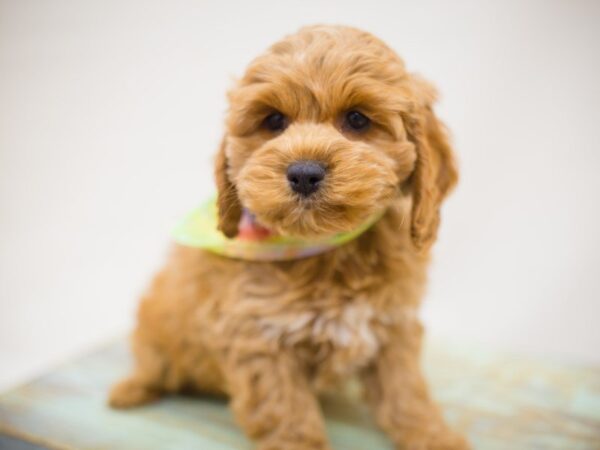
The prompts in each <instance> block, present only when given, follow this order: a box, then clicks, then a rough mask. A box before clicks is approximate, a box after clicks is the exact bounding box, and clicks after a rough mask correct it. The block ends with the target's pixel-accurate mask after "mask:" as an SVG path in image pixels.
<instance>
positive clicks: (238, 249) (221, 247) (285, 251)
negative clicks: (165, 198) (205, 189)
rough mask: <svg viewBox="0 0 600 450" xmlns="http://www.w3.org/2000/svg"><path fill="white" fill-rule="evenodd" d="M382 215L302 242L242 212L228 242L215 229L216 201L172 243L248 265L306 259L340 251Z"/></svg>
mask: <svg viewBox="0 0 600 450" xmlns="http://www.w3.org/2000/svg"><path fill="white" fill-rule="evenodd" d="M382 215H383V212H380V213H377V214H374V215H373V216H371V217H370V218H369V219H368V220H367V221H366V222H364V223H363V224H361V225H360V226H359V227H358V228H356V229H355V230H352V231H349V232H347V233H338V234H336V235H334V236H331V237H328V238H320V239H301V238H293V237H285V236H278V235H275V234H274V233H273V232H272V231H270V230H268V229H266V228H264V227H262V226H261V225H260V224H258V223H257V222H256V220H255V219H254V216H253V215H252V214H251V213H250V212H248V211H244V212H243V214H242V218H241V220H240V224H239V234H238V235H237V236H236V237H235V238H233V239H229V238H227V237H226V236H225V235H224V234H222V233H221V232H220V231H219V230H218V229H217V204H216V200H215V198H212V199H211V200H209V201H207V202H206V203H204V204H203V205H202V206H200V207H199V208H196V209H194V210H193V211H191V212H190V213H189V214H188V215H187V216H186V217H185V218H184V219H183V220H182V221H181V222H180V223H179V224H178V225H177V226H176V227H175V229H174V230H173V237H174V239H175V242H177V243H178V244H181V245H186V246H189V247H195V248H201V249H204V250H208V251H210V252H213V253H216V254H219V255H222V256H227V257H229V258H236V259H244V260H249V261H288V260H293V259H300V258H307V257H309V256H314V255H318V254H320V253H323V252H326V251H328V250H331V249H333V248H335V247H339V246H340V245H342V244H345V243H346V242H349V241H351V240H352V239H354V238H356V237H358V236H360V235H361V234H362V233H364V232H365V231H366V230H367V229H369V228H370V227H371V226H372V225H373V224H374V223H375V222H376V221H377V220H379V218H380V217H381V216H382Z"/></svg>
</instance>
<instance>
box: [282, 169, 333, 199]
mask: <svg viewBox="0 0 600 450" xmlns="http://www.w3.org/2000/svg"><path fill="white" fill-rule="evenodd" d="M323 178H325V169H324V168H323V166H322V165H321V164H319V163H317V162H314V161H299V162H296V163H293V164H290V166H289V167H288V169H287V179H288V181H289V183H290V186H291V188H292V189H293V190H294V192H297V193H298V194H300V195H303V196H305V197H308V196H309V195H310V194H312V193H313V192H315V191H317V190H318V189H319V185H320V184H321V181H323Z"/></svg>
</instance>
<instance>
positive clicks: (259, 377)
mask: <svg viewBox="0 0 600 450" xmlns="http://www.w3.org/2000/svg"><path fill="white" fill-rule="evenodd" d="M245 344H246V345H247V344H248V342H246V343H245ZM228 353H229V354H228V356H227V361H226V363H225V373H226V376H227V381H228V385H229V389H230V394H231V396H232V400H231V406H232V409H233V411H234V414H235V416H236V418H237V420H238V422H239V423H240V425H241V426H242V427H243V428H244V430H245V431H246V433H247V434H248V435H249V436H250V437H251V438H253V439H255V440H257V442H258V448H259V449H260V450H326V449H329V445H328V444H327V438H326V435H325V428H324V425H323V419H322V416H321V412H320V410H319V405H318V402H317V399H316V397H315V395H314V393H313V392H312V391H311V389H310V387H309V385H308V382H307V379H306V376H305V374H304V373H303V371H302V369H301V368H300V367H298V364H297V362H296V361H295V359H294V358H293V356H292V355H290V354H287V353H284V352H283V351H282V352H281V353H279V352H277V351H276V350H275V351H273V350H263V349H257V348H252V349H249V348H246V349H243V350H240V349H239V348H237V349H235V350H233V349H231V350H230V351H229V352H228Z"/></svg>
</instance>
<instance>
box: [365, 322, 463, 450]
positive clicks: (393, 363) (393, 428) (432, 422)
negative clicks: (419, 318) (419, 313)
mask: <svg viewBox="0 0 600 450" xmlns="http://www.w3.org/2000/svg"><path fill="white" fill-rule="evenodd" d="M421 338H422V328H421V325H420V324H419V323H417V322H414V323H412V324H410V325H408V324H407V325H404V326H403V328H402V329H400V330H398V334H396V336H395V337H394V340H393V341H392V342H390V343H389V344H387V346H386V347H384V348H382V349H381V351H380V353H379V356H378V358H377V359H376V360H375V362H374V363H373V364H372V365H371V366H370V367H369V368H368V369H367V370H366V371H365V373H364V375H363V381H364V385H365V392H366V394H367V398H368V400H369V401H370V403H371V405H372V407H373V410H374V413H375V416H376V420H377V422H378V423H379V425H380V426H381V428H383V430H384V431H385V432H386V433H387V434H388V435H389V436H390V437H391V439H392V440H393V441H394V443H395V445H396V448H398V450H465V449H469V445H468V444H467V442H466V441H465V440H464V439H463V438H462V437H461V436H460V435H458V434H456V433H454V432H453V431H452V430H451V429H450V428H449V427H448V426H447V425H446V423H445V422H444V419H443V417H442V414H441V412H440V410H439V409H438V408H437V406H436V405H435V404H434V402H433V400H432V399H431V397H430V395H429V392H428V389H427V384H426V381H425V379H424V377H423V375H422V373H421V368H420V350H421V349H420V347H421Z"/></svg>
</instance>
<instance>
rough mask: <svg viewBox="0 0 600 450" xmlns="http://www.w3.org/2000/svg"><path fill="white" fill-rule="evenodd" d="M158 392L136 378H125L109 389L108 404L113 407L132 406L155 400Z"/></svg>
mask: <svg viewBox="0 0 600 450" xmlns="http://www.w3.org/2000/svg"><path fill="white" fill-rule="evenodd" d="M159 395H160V394H159V392H158V391H157V390H155V389H151V388H149V387H148V386H147V385H145V384H144V383H142V382H141V381H140V380H138V379H136V378H127V379H125V380H123V381H121V382H120V383H117V384H116V385H115V386H113V388H112V389H111V391H110V395H109V397H108V404H109V405H110V406H111V407H113V408H119V409H121V408H132V407H134V406H140V405H144V404H146V403H150V402H152V401H154V400H156V399H157V398H158V397H159Z"/></svg>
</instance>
